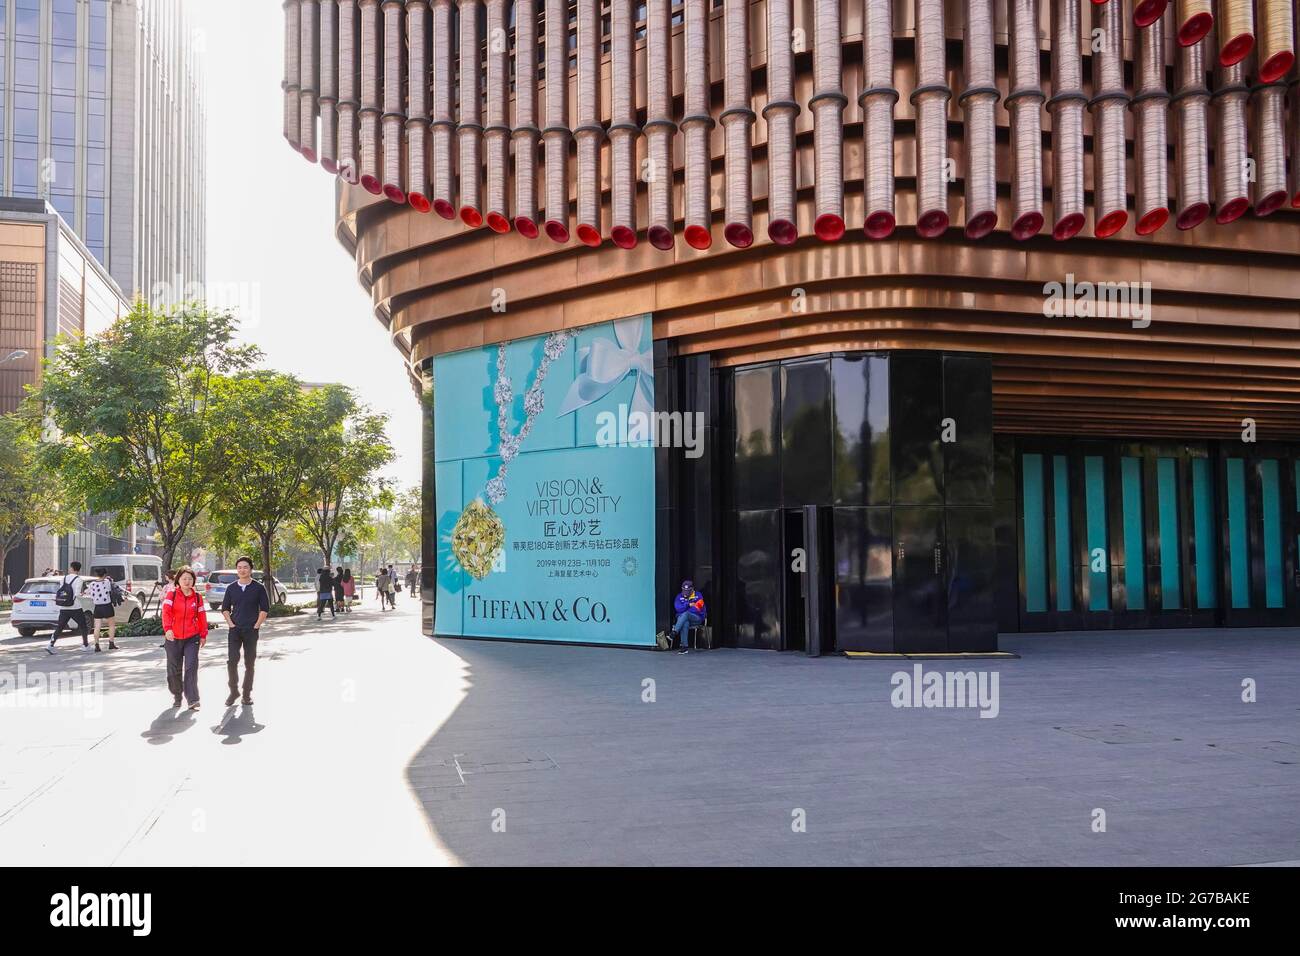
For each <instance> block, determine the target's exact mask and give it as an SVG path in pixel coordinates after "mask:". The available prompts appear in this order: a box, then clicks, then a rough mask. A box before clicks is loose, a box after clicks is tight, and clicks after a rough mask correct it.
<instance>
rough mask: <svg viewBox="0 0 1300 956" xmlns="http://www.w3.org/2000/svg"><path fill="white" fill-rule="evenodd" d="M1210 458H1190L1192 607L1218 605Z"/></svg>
mask: <svg viewBox="0 0 1300 956" xmlns="http://www.w3.org/2000/svg"><path fill="white" fill-rule="evenodd" d="M1212 481H1213V479H1212V478H1211V473H1210V459H1208V458H1193V459H1192V529H1193V534H1195V535H1196V606H1197V607H1198V608H1211V607H1218V606H1219V547H1218V545H1219V535H1218V529H1217V528H1216V527H1215V524H1214V487H1213V484H1212Z"/></svg>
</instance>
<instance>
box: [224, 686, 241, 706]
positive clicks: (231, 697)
mask: <svg viewBox="0 0 1300 956" xmlns="http://www.w3.org/2000/svg"><path fill="white" fill-rule="evenodd" d="M237 700H239V691H237V690H232V691H231V692H230V693H229V694H227V695H226V706H227V707H233V706H234V704H235V701H237Z"/></svg>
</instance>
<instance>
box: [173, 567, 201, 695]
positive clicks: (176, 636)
mask: <svg viewBox="0 0 1300 956" xmlns="http://www.w3.org/2000/svg"><path fill="white" fill-rule="evenodd" d="M162 621H163V631H165V632H166V635H167V641H166V644H165V646H166V648H167V689H168V690H170V691H171V692H172V706H174V707H179V706H180V705H181V691H182V689H183V690H184V692H185V699H186V700H187V701H188V702H189V705H190V710H198V709H199V648H200V647H202V646H203V645H204V644H206V643H207V642H208V609H207V606H206V605H205V604H204V602H203V596H202V595H201V594H199V592H198V591H197V590H195V587H194V572H193V571H191V570H190V569H189V568H181V569H180V570H179V571H177V572H176V587H175V588H173V589H172V590H171V591H169V592H168V593H167V596H166V597H165V598H163V603H162ZM182 671H184V678H182V676H181V674H182Z"/></svg>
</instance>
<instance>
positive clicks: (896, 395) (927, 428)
mask: <svg viewBox="0 0 1300 956" xmlns="http://www.w3.org/2000/svg"><path fill="white" fill-rule="evenodd" d="M890 363H891V365H890V375H889V384H890V389H889V397H890V408H891V411H892V413H893V416H892V417H893V427H892V429H891V432H892V438H893V449H892V457H893V467H894V503H895V504H942V503H943V451H942V448H941V447H940V442H939V429H940V420H941V419H942V418H943V382H942V376H941V370H942V366H941V359H940V358H939V356H938V355H929V354H927V355H912V354H901V355H895V356H893V357H892V358H891V359H890Z"/></svg>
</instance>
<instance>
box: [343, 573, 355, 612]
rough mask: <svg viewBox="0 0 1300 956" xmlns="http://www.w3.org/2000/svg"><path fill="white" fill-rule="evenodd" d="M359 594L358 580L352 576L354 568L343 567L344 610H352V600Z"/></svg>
mask: <svg viewBox="0 0 1300 956" xmlns="http://www.w3.org/2000/svg"><path fill="white" fill-rule="evenodd" d="M356 596H357V582H356V581H355V580H353V578H352V569H351V568H344V569H343V610H345V611H348V612H349V613H350V612H351V611H352V601H353V599H355V598H356Z"/></svg>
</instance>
